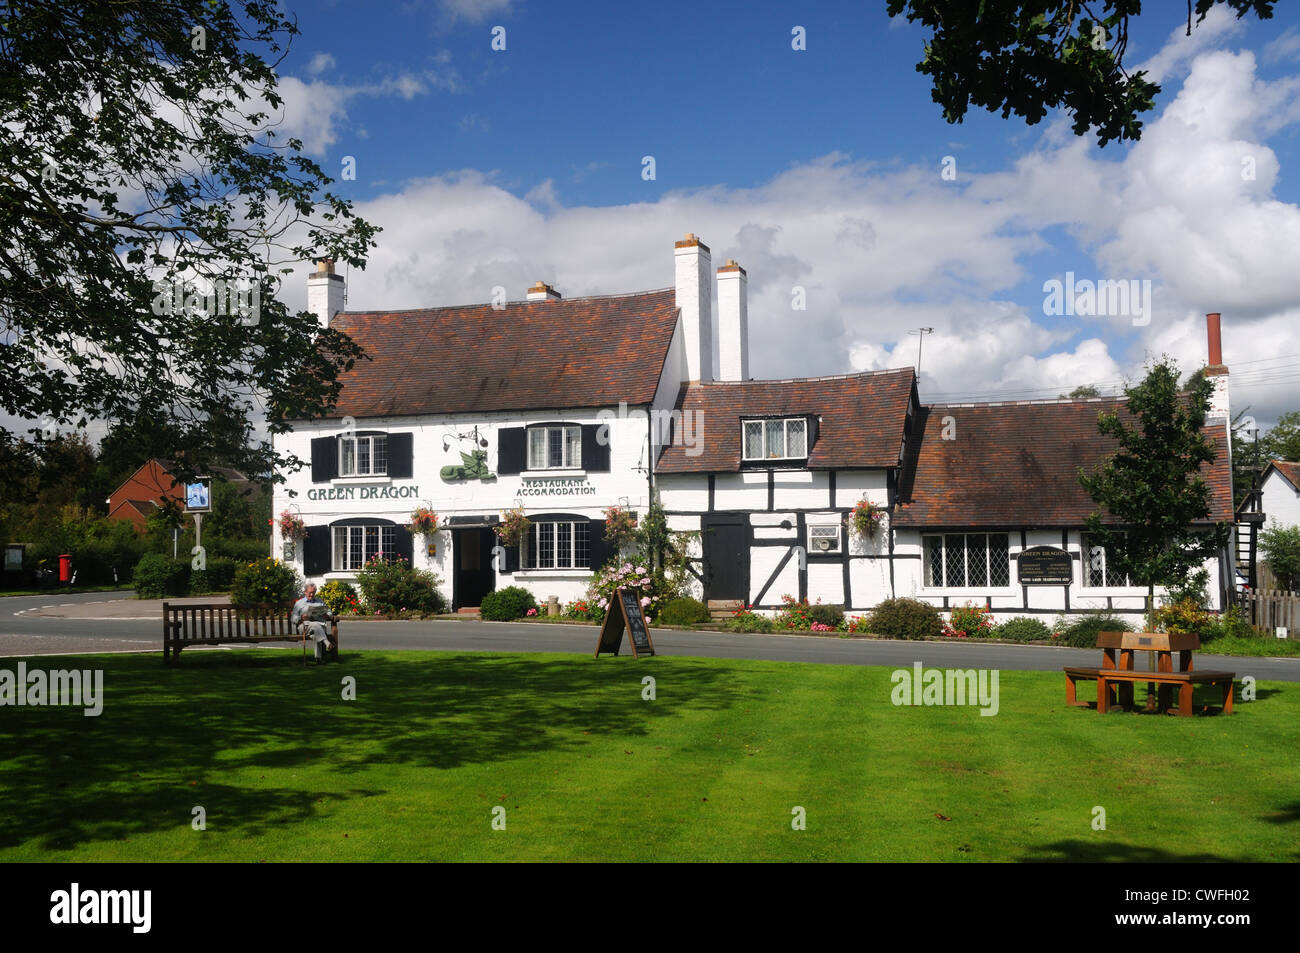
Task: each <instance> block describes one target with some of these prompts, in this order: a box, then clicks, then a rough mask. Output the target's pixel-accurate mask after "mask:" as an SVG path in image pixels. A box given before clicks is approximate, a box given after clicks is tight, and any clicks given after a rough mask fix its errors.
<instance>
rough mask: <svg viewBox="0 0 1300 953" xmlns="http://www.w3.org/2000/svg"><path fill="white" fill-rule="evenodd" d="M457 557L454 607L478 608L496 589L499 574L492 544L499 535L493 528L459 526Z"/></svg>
mask: <svg viewBox="0 0 1300 953" xmlns="http://www.w3.org/2000/svg"><path fill="white" fill-rule="evenodd" d="M452 535H453V536H454V537H455V539H454V540H453V546H454V547H455V552H454V553H453V557H452V558H453V559H454V560H455V565H456V582H455V587H454V588H455V596H456V605H455V607H454V608H457V609H460V608H462V607H470V608H476V607H477V606H478V605H479V604H480V603H481V602H482V601H483V597H484V596H486V595H487V594H488V593H489V592H491V591H492V590H493V589H494V588H495V582H496V574H495V573H494V572H493V571H492V546H493V539H494V538H495V537H494V536H493V534H492V530H490V529H479V528H474V529H458V530H456V531H455V532H454V533H453V534H452Z"/></svg>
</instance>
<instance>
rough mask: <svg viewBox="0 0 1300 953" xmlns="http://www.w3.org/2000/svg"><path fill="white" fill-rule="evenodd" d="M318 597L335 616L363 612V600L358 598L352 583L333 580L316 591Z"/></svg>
mask: <svg viewBox="0 0 1300 953" xmlns="http://www.w3.org/2000/svg"><path fill="white" fill-rule="evenodd" d="M316 595H318V596H319V597H320V600H321V601H322V602H323V603H325V604H326V605H327V606H329V607H330V612H333V613H334V614H335V615H355V614H356V613H358V612H360V611H361V600H359V599H358V598H357V590H356V589H354V588H353V587H352V583H350V582H344V581H343V580H341V579H331V580H330V581H329V582H327V583H325V585H323V586H321V587H320V588H319V589H318V590H316Z"/></svg>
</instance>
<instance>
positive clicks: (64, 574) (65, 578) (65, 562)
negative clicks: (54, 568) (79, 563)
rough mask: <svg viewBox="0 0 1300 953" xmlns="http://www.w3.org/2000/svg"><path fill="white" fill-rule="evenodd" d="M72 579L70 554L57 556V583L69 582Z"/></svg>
mask: <svg viewBox="0 0 1300 953" xmlns="http://www.w3.org/2000/svg"><path fill="white" fill-rule="evenodd" d="M71 579H72V553H60V554H59V582H69V581H70V580H71Z"/></svg>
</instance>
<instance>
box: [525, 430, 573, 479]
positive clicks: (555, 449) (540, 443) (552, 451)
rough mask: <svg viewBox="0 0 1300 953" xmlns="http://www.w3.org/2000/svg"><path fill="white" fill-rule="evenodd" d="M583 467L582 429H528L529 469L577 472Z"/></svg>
mask: <svg viewBox="0 0 1300 953" xmlns="http://www.w3.org/2000/svg"><path fill="white" fill-rule="evenodd" d="M581 466H582V427H580V426H578V425H576V424H566V425H564V426H557V427H529V428H528V469H530V470H577V469H579V468H581Z"/></svg>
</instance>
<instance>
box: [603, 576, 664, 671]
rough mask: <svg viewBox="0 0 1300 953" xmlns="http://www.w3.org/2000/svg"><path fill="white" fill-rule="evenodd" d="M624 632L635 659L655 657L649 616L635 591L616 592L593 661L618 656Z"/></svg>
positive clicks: (607, 612) (610, 603) (606, 612)
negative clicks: (601, 656)
mask: <svg viewBox="0 0 1300 953" xmlns="http://www.w3.org/2000/svg"><path fill="white" fill-rule="evenodd" d="M624 630H626V631H627V636H628V638H627V640H628V642H629V643H631V645H632V657H633V658H640V657H641V656H642V655H654V654H655V646H654V643H653V642H651V641H650V627H649V626H648V625H646V621H645V612H644V611H643V610H642V609H641V600H640V598H639V597H638V595H637V592H636V590H635V589H615V590H614V595H613V597H612V598H610V600H609V605H608V606H606V608H605V622H604V624H603V625H602V626H601V627H600V640H599V641H597V643H596V654H595V655H594V656H593V658H595V657H598V656H600V655H601V654H603V653H605V652H609V653H612V654H614V655H617V654H618V650H619V649H620V648H621V647H622V645H623V632H624Z"/></svg>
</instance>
